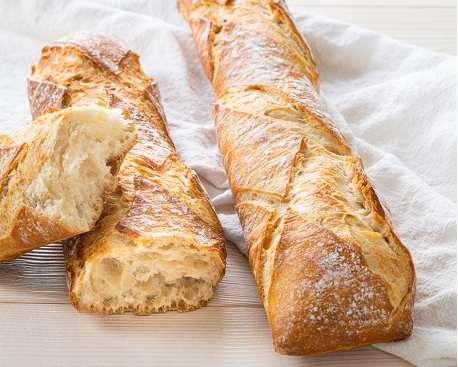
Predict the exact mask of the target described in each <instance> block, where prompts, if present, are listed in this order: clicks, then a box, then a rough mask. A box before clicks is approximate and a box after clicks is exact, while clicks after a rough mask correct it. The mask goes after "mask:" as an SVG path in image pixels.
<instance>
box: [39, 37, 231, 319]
mask: <svg viewBox="0 0 458 367" xmlns="http://www.w3.org/2000/svg"><path fill="white" fill-rule="evenodd" d="M138 59H139V58H138V55H136V54H135V53H134V52H132V51H130V50H129V49H128V48H127V47H126V45H125V44H124V43H123V42H122V41H120V40H119V39H118V38H117V37H115V36H111V35H106V34H99V33H94V32H87V33H86V32H85V33H77V34H73V35H70V36H67V37H65V38H63V39H61V40H59V41H57V42H54V43H52V44H50V45H48V46H46V47H45V48H44V49H43V51H42V57H41V59H40V60H39V62H38V63H37V65H36V67H35V68H34V69H32V70H33V75H32V76H31V78H33V79H34V80H40V81H50V82H52V83H55V84H57V85H60V86H62V87H63V88H66V90H67V92H66V95H65V97H64V101H63V107H67V106H72V105H87V104H91V103H101V104H106V105H107V106H108V107H111V108H123V109H125V110H127V111H128V112H129V114H130V116H131V118H132V120H133V121H134V122H135V126H136V128H137V131H138V141H137V144H136V145H135V146H134V147H133V148H132V149H131V151H130V152H129V153H128V155H127V156H126V158H125V159H124V162H123V164H122V166H121V169H120V173H119V175H118V177H119V186H118V188H117V189H116V190H115V191H114V192H113V193H112V195H111V197H110V198H109V199H108V202H106V204H105V210H104V213H103V214H102V216H101V219H100V220H99V222H98V223H97V225H96V227H95V228H94V230H92V231H91V232H89V233H86V234H84V235H80V236H77V237H75V238H72V239H70V240H68V241H66V242H65V244H64V249H65V257H66V262H67V279H68V286H69V291H70V299H71V301H72V304H73V305H74V307H75V308H76V309H77V310H79V311H91V312H97V313H122V312H124V311H132V312H134V313H137V314H148V313H151V312H163V311H167V310H182V311H187V310H191V309H195V308H199V307H202V306H203V305H205V304H206V302H207V299H208V298H205V299H201V300H198V301H196V302H195V303H192V302H191V303H189V302H188V303H186V302H179V301H177V302H174V301H173V302H170V303H168V304H167V305H164V306H160V307H159V306H154V304H153V303H151V302H150V304H147V303H148V302H149V301H148V300H147V299H146V300H144V301H141V300H139V301H138V302H139V303H138V305H137V306H132V304H133V303H131V304H129V305H127V303H126V304H125V305H121V303H119V304H118V305H117V306H116V307H115V306H112V305H109V304H108V303H107V302H108V301H107V299H106V297H105V296H100V297H99V298H101V300H100V302H96V301H90V302H89V301H87V300H86V301H85V300H83V297H84V293H85V291H84V290H83V289H84V287H86V285H87V284H86V283H87V281H86V283H85V280H84V279H83V278H84V277H83V273H84V272H85V271H87V272H89V275H88V274H87V273H86V276H91V274H90V271H92V270H88V269H93V268H94V264H95V263H97V262H100V261H101V260H100V259H103V258H105V259H110V258H111V257H112V258H116V256H121V257H122V256H130V255H129V254H137V253H138V254H139V256H138V257H139V258H140V257H141V256H142V251H143V250H140V249H138V250H136V251H137V252H135V251H134V250H133V249H134V248H135V247H141V248H143V247H144V248H150V247H151V246H154V245H155V243H159V242H160V241H162V242H164V241H165V242H167V241H169V242H170V243H172V244H175V245H176V244H179V245H180V246H188V249H189V250H190V251H191V250H192V251H194V252H195V253H198V254H201V256H203V258H205V259H207V257H208V258H210V257H211V258H212V259H216V260H215V262H216V263H215V268H214V269H215V270H214V274H213V276H212V285H213V286H215V285H216V284H217V283H218V282H219V281H220V280H221V278H222V277H223V275H224V271H225V260H226V251H225V240H224V237H223V230H222V227H221V224H220V223H219V220H218V217H217V215H216V212H215V210H214V209H213V207H212V205H211V203H210V200H209V198H208V196H207V194H206V193H205V190H204V189H203V187H202V186H201V184H200V181H199V180H198V178H197V175H196V174H195V173H194V172H193V171H192V170H191V169H190V168H188V167H186V166H185V165H184V164H183V162H181V160H180V158H179V157H178V155H177V153H176V151H175V148H174V146H173V143H172V141H171V140H170V137H169V136H168V132H167V124H166V118H165V114H164V110H163V107H162V104H161V102H160V94H159V89H158V86H157V83H156V82H155V81H154V80H152V79H151V78H148V77H147V76H146V75H145V74H144V73H143V71H142V70H141V66H140V63H139V61H138ZM162 242H161V243H162ZM157 246H159V245H157ZM161 246H162V245H161ZM164 248H167V246H165V247H164ZM145 251H146V252H147V251H153V254H154V251H156V250H154V248H153V249H152V250H151V249H150V250H145ZM157 251H162V250H161V249H158V250H157ZM164 251H166V250H164ZM132 256H134V255H132ZM151 256H153V255H151ZM182 260H183V259H182ZM164 261H168V260H167V259H165V260H164ZM152 265H154V264H152ZM91 266H92V268H91ZM173 266H174V265H173V261H172V260H170V271H172V270H173ZM94 276H95V275H94ZM95 277H96V276H95ZM87 286H90V285H87ZM164 288H165V286H164ZM96 293H97V292H96ZM118 296H119V297H118ZM210 296H211V295H210ZM104 297H105V299H104ZM115 297H118V299H119V298H122V297H124V298H125V299H127V298H128V297H129V295H125V294H123V295H121V294H119V295H115ZM110 302H111V301H110Z"/></svg>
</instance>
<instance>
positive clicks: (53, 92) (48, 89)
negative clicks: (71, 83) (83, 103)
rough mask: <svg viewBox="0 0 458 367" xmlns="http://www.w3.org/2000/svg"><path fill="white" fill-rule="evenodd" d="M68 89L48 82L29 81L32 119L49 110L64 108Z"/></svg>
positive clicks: (30, 79)
mask: <svg viewBox="0 0 458 367" xmlns="http://www.w3.org/2000/svg"><path fill="white" fill-rule="evenodd" d="M65 93H67V88H65V87H62V86H60V85H57V84H54V83H52V82H48V81H44V80H43V81H39V80H34V79H32V78H28V79H27V94H28V96H29V104H30V112H31V113H32V118H33V119H36V118H38V117H40V115H41V112H42V111H44V110H47V109H48V108H62V105H63V100H64V95H65Z"/></svg>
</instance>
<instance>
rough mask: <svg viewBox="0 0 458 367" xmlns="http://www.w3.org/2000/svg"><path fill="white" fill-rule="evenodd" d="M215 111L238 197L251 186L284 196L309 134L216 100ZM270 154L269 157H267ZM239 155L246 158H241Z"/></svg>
mask: <svg viewBox="0 0 458 367" xmlns="http://www.w3.org/2000/svg"><path fill="white" fill-rule="evenodd" d="M213 114H214V116H215V127H216V133H217V136H218V144H219V147H220V151H221V155H222V156H223V163H224V166H225V168H226V172H227V176H228V178H229V182H230V184H231V189H232V192H233V194H234V197H235V198H237V197H238V195H239V193H240V192H243V191H246V190H249V191H253V192H260V193H264V194H267V195H272V196H275V197H278V198H279V199H284V198H285V197H286V196H287V195H288V188H289V182H290V181H291V177H292V175H293V168H294V166H295V164H296V161H297V155H298V153H299V151H300V150H301V149H304V148H305V146H306V138H304V137H303V136H302V135H300V134H296V133H294V132H292V131H290V130H288V129H286V128H284V127H283V126H281V125H279V124H276V123H271V122H270V121H268V119H265V118H262V117H260V116H257V115H252V114H249V113H246V112H243V111H236V110H233V109H230V108H227V107H224V106H222V105H218V104H216V105H215V106H214V110H213ZM254 147H256V148H257V149H253V148H254ZM266 155H268V156H269V159H268V160H266V159H263V158H264V157H265V156H266ZM237 156H243V157H245V159H237V158H236V157H237ZM247 166H249V167H251V169H250V172H245V167H247ZM277 177H279V179H276V178H277Z"/></svg>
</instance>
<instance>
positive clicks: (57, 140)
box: [0, 106, 137, 262]
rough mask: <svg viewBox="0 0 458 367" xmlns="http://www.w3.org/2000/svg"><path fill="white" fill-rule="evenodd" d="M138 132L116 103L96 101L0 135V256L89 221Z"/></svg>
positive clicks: (13, 254)
mask: <svg viewBox="0 0 458 367" xmlns="http://www.w3.org/2000/svg"><path fill="white" fill-rule="evenodd" d="M107 130H110V131H112V134H111V135H106V133H105V132H106V131H107ZM136 137H137V134H136V131H135V129H134V124H133V122H132V121H131V120H128V119H125V118H124V117H123V115H122V111H121V110H108V109H106V108H103V107H99V106H91V107H74V108H71V109H68V110H64V111H53V110H51V111H49V113H46V114H44V115H43V116H41V117H39V118H37V119H36V120H35V121H33V122H30V123H29V124H27V125H25V126H24V127H22V128H20V129H17V130H15V131H12V132H11V133H9V134H7V135H0V262H3V261H7V260H13V259H15V258H17V257H19V256H20V255H22V254H24V253H26V252H28V251H31V250H33V249H35V248H37V247H40V246H44V245H47V244H49V243H52V242H55V241H59V240H64V239H66V238H68V237H71V236H74V235H77V234H80V233H83V232H87V231H89V230H90V229H91V228H92V227H94V225H95V222H96V221H97V219H98V218H99V216H100V214H101V213H102V210H103V200H104V198H106V197H107V196H108V195H109V193H110V192H111V191H112V190H113V189H114V187H115V186H116V173H117V171H118V170H119V167H120V165H121V162H122V159H123V158H124V156H125V155H126V153H127V152H128V150H129V149H130V148H132V146H133V145H134V144H135V141H136Z"/></svg>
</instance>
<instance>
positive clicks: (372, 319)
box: [178, 0, 415, 355]
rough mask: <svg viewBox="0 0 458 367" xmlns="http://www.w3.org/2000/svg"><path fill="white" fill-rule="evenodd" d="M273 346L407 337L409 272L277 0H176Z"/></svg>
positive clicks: (333, 347) (307, 348)
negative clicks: (208, 94) (204, 85)
mask: <svg viewBox="0 0 458 367" xmlns="http://www.w3.org/2000/svg"><path fill="white" fill-rule="evenodd" d="M178 8H179V10H180V11H181V13H182V14H183V16H184V18H185V19H186V20H187V21H188V23H189V25H190V27H191V30H192V33H193V37H194V41H195V44H196V48H197V51H198V55H199V57H200V60H201V62H202V65H203V68H204V70H205V72H206V74H207V76H208V78H209V79H210V81H211V83H212V85H213V89H214V91H215V95H216V98H217V103H216V104H215V105H214V109H213V112H214V119H215V128H216V135H217V139H218V145H219V148H220V151H221V155H222V158H223V163H224V166H225V169H226V172H227V175H228V178H229V183H230V186H231V189H232V193H233V195H234V197H235V200H236V202H237V206H236V209H237V212H238V214H239V218H240V222H241V224H242V227H243V229H244V233H245V239H246V246H247V253H248V257H249V261H250V265H251V268H252V271H253V275H254V278H255V280H256V284H257V287H258V292H259V297H260V299H261V301H262V302H263V304H264V307H265V310H266V313H267V316H268V320H269V324H270V329H271V333H272V338H273V344H274V348H275V350H276V351H277V352H279V353H282V354H289V355H313V354H319V353H327V352H332V351H337V350H343V349H349V348H353V347H357V346H361V345H365V344H372V343H379V342H388V341H393V340H397V339H402V338H405V337H408V336H409V335H410V334H411V333H412V327H413V318H412V312H413V304H414V297H415V271H414V266H413V263H412V259H411V256H410V253H409V251H408V250H407V248H406V247H405V246H404V245H403V244H402V243H401V241H400V239H399V237H398V236H397V235H396V233H395V231H394V227H393V224H392V221H391V218H390V212H389V210H388V209H387V208H386V206H385V205H383V204H382V202H381V201H380V200H379V198H378V196H377V194H376V192H375V189H374V186H373V184H372V182H371V181H370V180H369V178H368V177H367V175H366V173H365V171H364V167H363V163H362V161H361V159H360V157H358V156H356V155H354V154H353V153H352V151H351V149H350V147H349V146H348V144H347V142H346V140H345V138H344V137H343V135H342V134H341V132H340V131H339V129H338V128H337V126H336V125H335V123H334V122H333V119H332V117H331V115H330V114H329V112H328V111H327V110H326V107H325V106H324V104H323V103H322V102H321V101H320V98H319V94H318V93H319V90H318V88H319V74H318V72H317V70H316V66H315V61H314V59H313V56H312V54H311V52H310V49H309V47H308V45H307V44H306V42H305V41H304V39H303V37H302V36H301V34H300V33H299V32H298V30H297V29H296V27H295V25H294V22H293V20H292V17H291V16H290V14H289V12H288V10H287V8H286V5H285V3H284V1H282V0H264V1H259V0H234V1H225V0H213V1H210V0H207V1H205V0H194V1H192V0H179V1H178Z"/></svg>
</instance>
